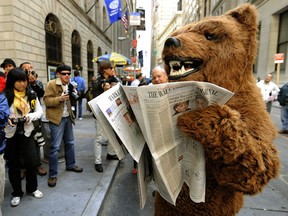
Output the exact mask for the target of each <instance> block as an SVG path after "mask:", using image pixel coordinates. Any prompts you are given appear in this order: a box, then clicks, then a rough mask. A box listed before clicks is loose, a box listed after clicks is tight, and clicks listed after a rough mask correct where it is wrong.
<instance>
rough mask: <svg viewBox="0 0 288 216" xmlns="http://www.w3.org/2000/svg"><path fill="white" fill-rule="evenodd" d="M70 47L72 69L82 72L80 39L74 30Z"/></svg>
mask: <svg viewBox="0 0 288 216" xmlns="http://www.w3.org/2000/svg"><path fill="white" fill-rule="evenodd" d="M71 45H72V68H73V69H75V70H82V67H81V39H80V35H79V33H78V32H77V31H76V30H74V31H73V33H72V36H71Z"/></svg>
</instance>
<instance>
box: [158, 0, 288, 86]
mask: <svg viewBox="0 0 288 216" xmlns="http://www.w3.org/2000/svg"><path fill="white" fill-rule="evenodd" d="M246 2H248V3H252V4H254V5H255V6H256V7H257V10H258V12H259V20H258V22H259V51H258V57H257V61H256V63H255V65H254V75H255V78H257V77H259V78H260V79H264V78H265V76H266V74H267V73H272V74H273V75H274V76H273V79H274V81H275V82H276V81H277V84H279V85H282V84H283V83H285V82H287V81H288V31H287V26H288V1H287V0H195V1H189V0H175V3H174V6H175V8H176V7H177V12H176V13H175V14H171V20H170V22H169V23H168V25H167V26H166V28H165V29H164V30H163V31H161V32H158V30H157V28H155V27H154V28H153V31H154V32H153V35H154V37H153V43H154V50H155V51H154V53H156V55H155V56H153V58H154V59H155V61H154V62H155V65H157V64H162V59H161V51H162V49H163V44H164V42H165V40H166V39H167V37H168V36H169V35H170V34H171V33H172V32H173V31H174V30H176V29H178V28H180V27H181V26H183V25H185V24H187V23H189V22H192V21H197V20H200V19H202V18H204V17H206V16H217V15H221V14H224V13H225V12H227V11H228V10H230V9H232V8H235V7H237V6H238V5H241V4H243V3H246ZM162 5H165V0H158V2H157V5H156V6H155V5H154V11H155V14H156V15H155V16H157V10H159V7H161V6H162ZM158 20H160V18H159V17H156V18H155V17H154V22H157V21H158ZM154 26H157V25H156V24H155V23H154ZM276 53H284V57H285V58H284V63H282V64H281V65H280V73H279V74H278V73H277V72H278V71H277V65H276V64H275V63H274V56H275V54H276Z"/></svg>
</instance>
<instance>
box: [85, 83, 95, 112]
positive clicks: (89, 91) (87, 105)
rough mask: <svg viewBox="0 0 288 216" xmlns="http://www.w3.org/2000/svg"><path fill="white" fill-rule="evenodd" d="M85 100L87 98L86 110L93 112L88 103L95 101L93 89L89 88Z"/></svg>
mask: <svg viewBox="0 0 288 216" xmlns="http://www.w3.org/2000/svg"><path fill="white" fill-rule="evenodd" d="M85 98H86V109H87V110H88V111H89V112H92V110H91V108H90V106H89V104H88V102H89V101H90V100H92V99H93V94H92V88H91V87H90V88H88V89H87V91H86V92H85Z"/></svg>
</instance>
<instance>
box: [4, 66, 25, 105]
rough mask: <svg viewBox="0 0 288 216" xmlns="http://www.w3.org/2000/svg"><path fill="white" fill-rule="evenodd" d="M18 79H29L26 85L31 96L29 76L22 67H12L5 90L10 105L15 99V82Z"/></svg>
mask: <svg viewBox="0 0 288 216" xmlns="http://www.w3.org/2000/svg"><path fill="white" fill-rule="evenodd" d="M16 81H27V87H26V95H27V96H28V97H29V95H30V90H29V81H28V76H27V74H26V73H25V72H24V70H22V69H21V68H20V67H16V68H13V69H11V70H10V71H9V72H8V75H7V80H6V88H5V90H4V94H5V96H6V97H7V100H8V105H9V107H10V106H11V104H12V103H13V100H14V97H15V95H14V84H15V82H16Z"/></svg>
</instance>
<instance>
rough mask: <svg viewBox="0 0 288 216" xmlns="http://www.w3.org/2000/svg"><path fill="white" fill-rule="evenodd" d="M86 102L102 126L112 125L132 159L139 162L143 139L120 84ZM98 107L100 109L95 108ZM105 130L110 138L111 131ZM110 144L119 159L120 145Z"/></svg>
mask: <svg viewBox="0 0 288 216" xmlns="http://www.w3.org/2000/svg"><path fill="white" fill-rule="evenodd" d="M88 104H89V106H90V107H91V110H92V111H93V113H94V115H95V116H96V118H97V120H99V122H100V123H101V125H102V127H103V128H106V129H108V128H109V127H110V128H111V126H112V128H113V131H114V132H115V133H116V134H117V136H118V137H119V138H120V140H121V141H122V143H123V144H124V145H125V147H126V148H127V150H128V151H129V153H130V154H131V156H132V157H133V159H134V160H135V161H137V162H139V159H140V156H141V153H142V150H143V148H144V144H145V139H144V137H143V134H142V132H141V129H140V127H139V125H138V123H137V121H136V119H135V116H134V113H133V111H132V109H131V106H130V105H129V102H128V100H127V97H126V95H125V93H124V91H123V88H122V85H121V84H118V85H116V86H114V87H113V88H111V89H109V90H108V91H105V92H104V93H102V94H101V95H99V96H98V97H96V98H94V99H93V100H91V101H89V102H88ZM98 108H99V109H100V110H97V109H98ZM102 116H104V117H105V119H103V118H102ZM107 121H108V122H107ZM110 131H111V129H110ZM105 132H106V135H107V137H108V139H109V140H110V135H111V133H110V135H109V134H107V131H106V130H105ZM110 141H111V140H110ZM113 143H115V140H114V142H113V141H111V144H113ZM120 145H121V144H120ZM112 146H113V148H114V150H115V152H116V154H117V156H118V158H119V159H121V156H120V157H119V155H118V153H119V152H121V150H120V149H121V148H122V146H121V147H120V146H119V145H112ZM115 148H116V149H115ZM117 150H118V151H117ZM117 152H118V153H117Z"/></svg>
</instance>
